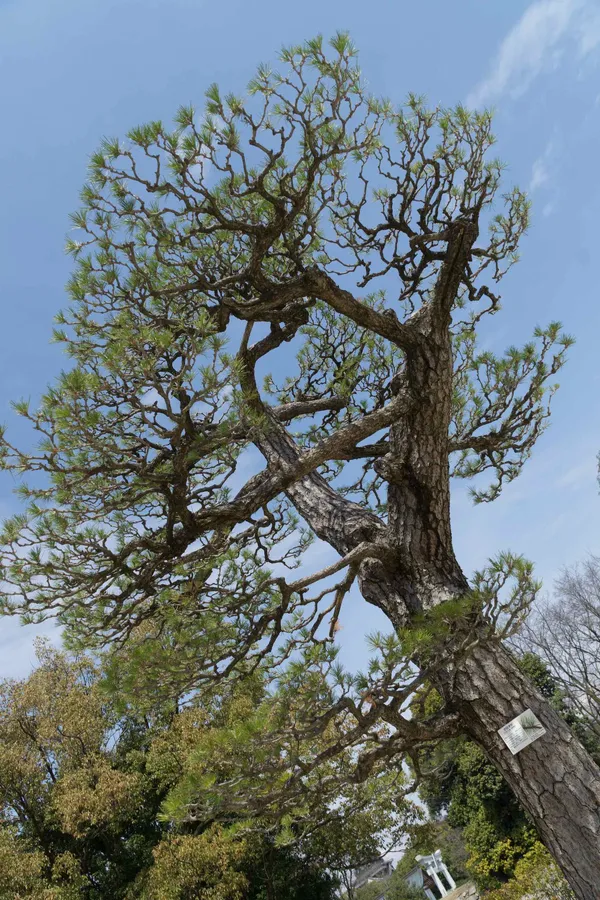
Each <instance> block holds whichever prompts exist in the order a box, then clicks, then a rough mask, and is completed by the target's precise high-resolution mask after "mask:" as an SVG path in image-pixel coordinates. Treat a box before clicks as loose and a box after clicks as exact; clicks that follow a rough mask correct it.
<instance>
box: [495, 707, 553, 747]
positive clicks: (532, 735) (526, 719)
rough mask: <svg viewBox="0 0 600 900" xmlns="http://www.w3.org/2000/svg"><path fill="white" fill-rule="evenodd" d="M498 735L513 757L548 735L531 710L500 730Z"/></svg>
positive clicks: (527, 710)
mask: <svg viewBox="0 0 600 900" xmlns="http://www.w3.org/2000/svg"><path fill="white" fill-rule="evenodd" d="M498 734H499V735H500V737H501V738H502V740H503V741H504V743H505V744H506V746H507V747H508V749H509V750H510V752H511V753H512V755H513V756H515V755H516V754H517V753H518V752H519V751H520V750H522V749H523V747H528V746H529V744H533V742H534V741H537V739H538V738H539V737H541V736H542V735H543V734H546V729H545V728H544V726H543V725H542V723H541V722H540V720H539V719H538V717H537V716H536V715H535V714H534V713H532V712H531V710H530V709H526V710H525V712H522V713H521V714H520V715H518V716H517V717H516V718H515V719H513V720H512V722H509V723H508V724H507V725H503V726H502V728H499V729H498Z"/></svg>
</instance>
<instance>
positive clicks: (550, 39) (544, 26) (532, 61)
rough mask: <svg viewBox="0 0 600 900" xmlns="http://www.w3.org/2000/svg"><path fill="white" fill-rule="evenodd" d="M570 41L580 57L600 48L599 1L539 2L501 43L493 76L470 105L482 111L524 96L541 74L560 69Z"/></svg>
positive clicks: (474, 94) (479, 87)
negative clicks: (504, 98)
mask: <svg viewBox="0 0 600 900" xmlns="http://www.w3.org/2000/svg"><path fill="white" fill-rule="evenodd" d="M569 41H570V42H571V43H574V46H575V53H576V55H578V56H579V57H582V56H586V55H588V54H589V53H591V52H592V50H594V49H595V48H596V47H597V46H598V45H600V14H598V11H597V7H596V4H595V0H536V2H535V3H532V4H531V6H529V7H528V8H527V9H526V10H525V12H524V13H523V15H522V16H521V18H520V19H519V21H518V22H517V23H516V25H515V26H514V27H513V28H512V29H511V30H510V31H509V33H508V34H507V35H506V37H505V38H504V40H503V41H502V43H501V44H500V47H499V50H498V53H497V55H496V59H495V61H494V63H493V64H492V67H491V69H490V71H489V73H488V75H487V76H486V77H485V78H484V79H483V81H481V82H480V84H478V85H477V87H475V89H474V90H473V91H472V92H471V93H470V95H469V97H468V98H467V105H468V106H472V107H481V106H485V105H488V104H493V103H494V102H495V101H496V100H497V99H498V98H499V97H500V96H501V95H502V94H505V93H509V94H510V95H511V96H513V97H515V96H519V95H520V94H522V93H524V92H525V91H526V90H527V88H528V87H529V86H530V84H531V83H532V81H533V80H534V79H535V78H536V77H537V76H538V75H540V74H541V73H542V72H545V71H548V70H551V69H553V68H556V67H557V66H558V64H559V63H560V61H561V59H562V57H563V55H564V52H565V48H566V46H567V44H568V43H569Z"/></svg>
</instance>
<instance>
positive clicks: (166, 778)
mask: <svg viewBox="0 0 600 900" xmlns="http://www.w3.org/2000/svg"><path fill="white" fill-rule="evenodd" d="M38 658H39V666H38V667H37V668H36V669H35V670H34V672H33V673H32V674H31V675H30V676H29V678H27V679H23V680H22V681H11V682H6V683H4V684H2V685H1V686H0V764H1V766H2V773H1V774H0V897H4V896H6V897H7V898H9V897H10V898H11V900H12V898H14V897H15V896H17V895H22V896H23V897H33V898H39V900H50V898H55V897H56V898H62V900H74V898H88V900H95V898H109V897H110V898H124V900H125V898H128V900H133V898H140V900H151V898H161V900H162V898H167V897H169V898H181V900H183V898H185V897H188V896H193V897H194V898H199V900H201V898H204V897H206V900H301V898H302V900H304V898H306V900H332V898H333V897H334V894H335V890H336V887H337V883H338V879H337V878H336V877H335V876H334V874H333V872H334V871H335V872H340V871H341V870H343V869H344V867H348V866H355V865H357V864H359V863H361V862H364V861H366V860H371V859H373V858H374V857H376V856H377V855H378V853H379V844H378V841H379V840H381V839H382V836H383V835H384V834H385V835H386V837H387V838H388V839H390V838H393V837H394V835H393V830H394V827H395V828H396V830H397V832H400V830H401V827H402V823H403V822H405V821H412V819H414V815H413V814H412V812H411V807H410V804H407V803H404V802H402V801H399V800H398V797H397V796H393V791H392V789H393V786H394V785H393V782H392V781H391V780H389V786H388V790H387V792H383V791H382V787H383V785H382V782H381V781H380V782H379V783H378V784H372V783H371V782H369V781H367V782H366V783H365V784H363V785H361V786H360V787H359V788H357V789H356V796H354V797H352V796H351V795H350V793H349V792H347V796H346V798H339V802H338V804H337V806H336V809H335V810H329V809H327V808H323V809H322V810H321V815H320V816H319V817H317V819H316V821H315V822H314V823H313V828H312V829H311V830H310V832H308V829H305V834H303V835H291V836H290V835H288V834H286V833H285V831H284V830H282V829H281V828H280V829H279V831H278V832H274V831H273V830H272V829H269V828H268V827H265V828H261V827H260V822H258V821H256V820H255V821H254V822H253V826H252V829H251V831H249V832H248V831H247V830H245V831H243V833H242V832H241V831H240V827H239V823H236V822H235V821H234V820H230V821H229V822H228V823H224V824H222V825H220V824H216V823H215V824H213V825H208V826H198V825H196V824H193V823H186V822H179V823H177V822H175V823H174V822H173V821H172V820H171V819H170V818H169V816H168V815H166V814H165V812H164V810H163V806H164V803H165V801H166V799H167V798H168V796H169V793H170V792H174V791H175V792H176V791H177V789H178V785H179V783H180V782H184V783H185V784H187V783H189V779H190V778H191V777H195V778H196V779H197V778H198V777H199V774H198V761H197V757H198V755H202V753H203V749H204V748H206V747H207V746H208V745H209V744H210V740H211V735H214V733H215V732H219V731H220V730H221V729H222V728H223V726H224V725H227V726H229V727H234V728H235V727H237V728H239V727H241V725H242V723H243V720H244V717H245V716H247V715H248V712H249V710H251V709H252V707H253V705H254V703H255V702H256V698H257V696H258V694H259V687H258V685H257V684H256V679H254V680H252V679H249V680H248V681H246V682H245V683H244V685H243V689H238V690H237V691H234V692H221V693H220V694H215V693H214V692H213V695H212V696H206V695H205V696H204V697H203V698H202V703H201V702H200V698H198V697H195V698H188V699H187V705H186V706H185V707H182V708H179V709H177V707H176V705H175V704H174V703H173V702H172V701H171V702H170V703H169V704H167V705H164V704H162V703H159V704H156V703H155V704H154V707H153V708H151V705H150V703H148V705H147V708H146V709H142V710H136V709H135V707H134V706H133V704H132V703H131V702H130V701H129V699H128V698H127V697H126V696H125V695H124V696H122V697H119V696H118V695H116V694H115V693H114V691H113V687H114V685H113V681H111V679H110V678H105V676H104V672H103V669H102V667H101V665H100V664H99V662H98V661H96V662H94V661H92V660H91V659H90V658H89V657H85V656H76V657H73V656H71V655H69V654H66V653H63V652H59V651H57V650H54V649H52V648H51V647H49V646H48V645H47V644H44V643H40V644H39V645H38ZM111 676H112V678H114V676H115V671H114V668H113V670H112V671H111ZM107 688H110V690H107ZM195 784H196V785H197V781H196V782H195ZM196 789H197V788H196ZM396 793H397V792H396ZM400 810H403V814H402V815H401V813H400ZM294 837H300V838H301V840H293V838H294ZM395 839H396V840H398V839H399V834H396V835H395Z"/></svg>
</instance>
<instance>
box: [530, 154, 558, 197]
mask: <svg viewBox="0 0 600 900" xmlns="http://www.w3.org/2000/svg"><path fill="white" fill-rule="evenodd" d="M553 150H554V144H553V142H552V141H549V142H548V143H547V144H546V147H545V149H544V152H543V153H542V154H541V155H540V156H538V158H537V159H536V160H535V162H534V163H533V166H532V167H531V179H530V181H529V191H530V192H533V191H536V190H538V188H541V187H542V186H543V185H547V184H548V183H549V182H550V175H551V162H550V161H551V157H552V152H553Z"/></svg>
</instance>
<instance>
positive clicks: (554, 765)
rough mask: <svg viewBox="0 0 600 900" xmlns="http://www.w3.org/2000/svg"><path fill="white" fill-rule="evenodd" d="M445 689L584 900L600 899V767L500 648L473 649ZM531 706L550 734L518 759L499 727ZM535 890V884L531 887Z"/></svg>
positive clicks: (446, 679)
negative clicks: (500, 733)
mask: <svg viewBox="0 0 600 900" xmlns="http://www.w3.org/2000/svg"><path fill="white" fill-rule="evenodd" d="M439 687H440V690H441V691H442V692H443V693H444V695H445V697H446V699H447V700H448V701H449V702H450V703H451V705H452V706H453V707H454V709H455V710H456V711H457V712H458V713H459V714H460V717H461V719H462V721H463V723H464V727H465V731H466V733H467V734H468V735H469V736H470V737H471V738H473V739H474V740H475V741H476V742H477V743H478V744H479V745H480V746H481V747H482V748H483V750H484V751H485V753H486V754H487V756H488V758H489V759H490V760H491V761H492V762H493V763H494V765H495V766H496V767H497V768H498V769H499V770H500V772H501V773H502V775H503V776H504V778H505V779H506V781H507V782H508V784H509V785H510V786H511V788H512V790H513V791H514V793H515V795H516V797H517V798H518V800H519V802H520V803H521V804H522V806H523V807H524V808H525V809H526V810H527V811H528V813H529V814H530V816H531V818H532V820H533V821H534V823H535V825H536V827H537V829H538V831H539V833H540V836H541V838H542V840H543V841H544V843H545V845H546V846H547V847H548V849H549V850H550V852H551V853H552V855H553V856H554V858H555V859H556V861H557V863H558V865H559V866H560V867H561V869H562V871H563V872H564V874H565V876H566V878H567V880H568V882H569V884H570V885H571V887H572V889H573V891H574V892H575V894H576V896H577V897H578V898H579V900H598V898H600V769H599V768H598V766H596V764H595V763H594V761H593V760H592V759H591V757H590V756H589V755H588V754H587V753H586V751H585V750H584V749H583V747H582V746H581V744H580V743H579V742H578V741H577V740H576V738H575V737H574V736H573V735H572V734H571V732H570V731H569V729H568V728H567V726H566V725H565V723H564V722H563V720H562V719H561V718H560V717H559V716H558V715H557V713H556V712H555V711H554V710H553V709H552V707H551V706H550V705H549V704H548V703H547V701H546V700H545V699H544V698H543V697H542V696H541V695H540V694H539V693H538V691H537V690H536V689H535V687H534V686H533V685H532V684H531V682H530V681H529V680H528V679H527V678H526V677H525V676H524V675H523V673H522V672H521V671H520V669H519V668H518V667H517V666H516V665H515V663H514V662H513V660H512V659H511V657H510V655H509V654H508V653H507V651H506V650H504V649H503V648H502V647H501V646H499V645H497V644H495V645H487V646H485V645H484V646H481V647H478V648H476V650H475V652H474V653H473V654H472V655H471V656H470V657H469V658H468V659H466V660H465V661H464V662H463V663H462V665H461V666H459V667H458V668H457V670H456V671H453V672H447V673H445V675H444V676H442V680H441V682H440V684H439ZM526 709H531V710H532V711H533V712H534V713H535V714H536V716H537V717H538V719H539V720H540V722H541V723H542V724H543V725H544V727H545V728H546V734H544V735H542V737H540V738H538V740H536V741H535V742H534V743H533V744H530V745H529V746H528V747H525V748H524V749H523V750H521V751H520V752H519V753H517V755H516V756H513V755H512V753H511V751H510V750H509V749H508V747H507V746H506V745H505V743H504V741H503V740H502V738H501V737H500V735H499V734H498V729H499V728H501V727H502V726H503V725H506V723H507V722H509V721H510V720H511V719H513V718H514V717H515V716H517V715H519V713H522V712H523V711H524V710H526ZM532 887H534V885H532Z"/></svg>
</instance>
